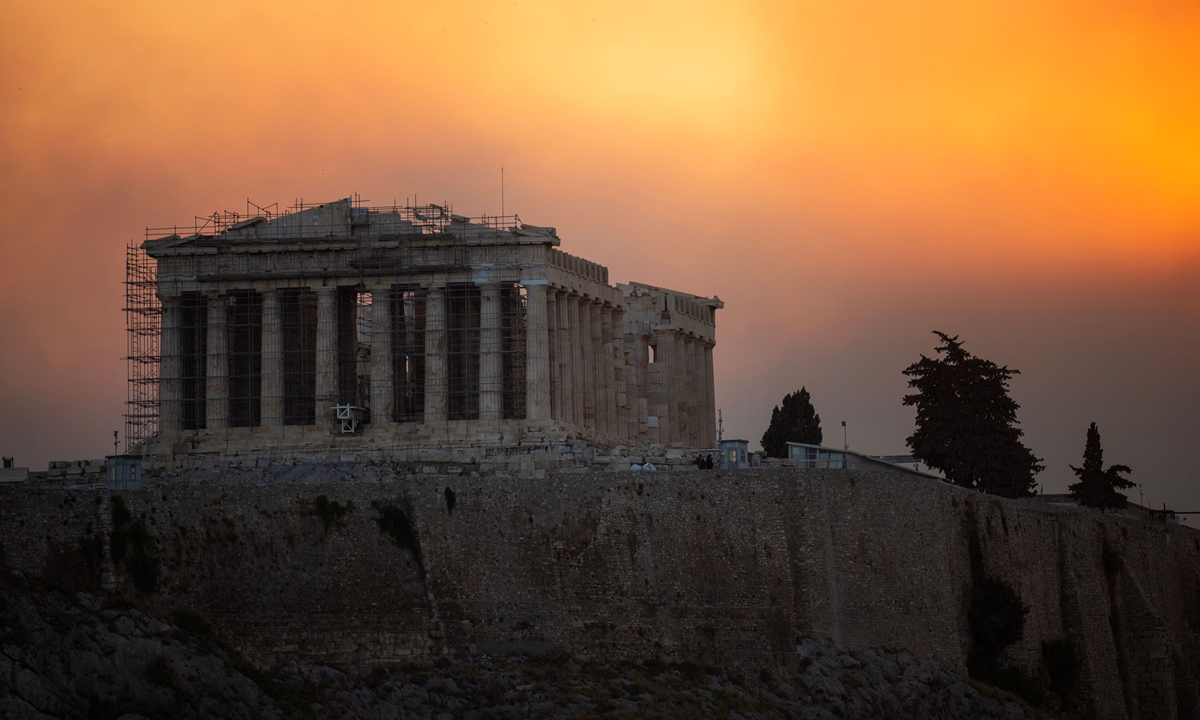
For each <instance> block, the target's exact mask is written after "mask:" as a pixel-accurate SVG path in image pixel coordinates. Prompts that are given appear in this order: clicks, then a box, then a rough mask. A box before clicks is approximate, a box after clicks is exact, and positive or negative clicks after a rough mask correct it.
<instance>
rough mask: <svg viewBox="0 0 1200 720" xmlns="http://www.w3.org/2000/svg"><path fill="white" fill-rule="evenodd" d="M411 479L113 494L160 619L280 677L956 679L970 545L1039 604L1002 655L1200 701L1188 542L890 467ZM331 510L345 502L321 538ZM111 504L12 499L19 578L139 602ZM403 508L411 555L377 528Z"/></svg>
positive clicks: (11, 535)
mask: <svg viewBox="0 0 1200 720" xmlns="http://www.w3.org/2000/svg"><path fill="white" fill-rule="evenodd" d="M394 468H395V466H394V465H393V466H388V465H386V464H379V465H374V466H370V467H366V466H363V465H360V464H345V465H340V466H339V465H337V464H333V465H329V464H315V465H312V466H309V467H307V468H305V467H302V466H284V467H282V468H281V469H278V471H277V470H276V469H274V468H264V467H256V468H254V469H248V470H238V469H234V468H227V469H225V470H222V471H216V470H192V471H185V472H184V473H183V475H182V476H180V477H177V478H174V479H165V480H162V481H151V482H147V483H146V485H145V486H144V488H143V489H141V490H137V491H128V492H121V493H118V494H117V495H118V496H119V497H120V498H121V499H122V502H123V503H124V504H125V505H126V506H127V507H128V508H129V510H130V512H131V514H132V516H133V517H134V518H141V519H142V520H143V521H144V522H145V524H146V527H147V529H148V531H149V534H150V535H151V536H152V537H153V539H154V543H153V545H154V552H155V553H156V554H157V557H158V559H159V563H160V567H161V570H162V575H161V578H160V579H159V582H158V588H157V590H156V591H155V592H154V593H153V594H152V595H150V596H149V597H148V598H145V599H146V601H147V602H148V603H149V604H150V605H151V606H152V607H153V608H156V609H157V610H159V611H167V610H170V609H173V608H186V609H190V610H193V611H195V612H198V613H200V614H202V615H204V616H205V617H207V618H209V619H211V620H212V621H213V623H214V624H215V625H216V626H217V628H218V630H219V631H220V632H221V633H222V634H223V635H224V636H225V637H226V638H229V639H230V640H231V641H233V642H235V643H236V644H237V645H238V646H239V647H240V649H241V650H242V651H243V652H244V653H245V655H246V656H247V657H248V658H250V659H251V660H252V661H253V662H255V663H256V664H259V665H260V666H264V667H266V666H285V667H286V666H287V665H289V664H290V663H291V662H292V661H293V660H296V661H302V662H309V663H353V664H386V663H396V662H403V661H405V660H407V659H411V658H414V657H428V656H440V655H443V654H455V655H461V654H470V653H476V652H487V653H498V652H504V651H508V650H516V651H523V652H540V651H545V650H548V649H556V650H558V651H561V652H566V653H569V654H572V655H575V656H579V657H582V658H592V659H605V660H609V661H616V660H622V659H631V660H644V659H648V658H654V657H659V658H661V659H663V660H667V661H671V660H692V661H698V662H703V663H710V664H714V665H718V666H721V667H730V666H741V667H745V668H747V669H753V668H754V667H756V666H757V667H764V666H766V665H769V664H773V663H785V664H787V663H794V662H796V660H797V658H796V655H795V652H796V645H797V638H798V637H801V636H809V635H813V636H825V637H831V638H834V639H837V640H840V641H841V642H843V643H845V644H846V645H847V646H849V647H850V648H858V649H863V648H870V647H881V646H882V647H889V648H896V649H901V648H902V649H906V650H908V651H910V652H912V653H914V654H915V655H917V656H918V657H933V658H939V659H941V660H943V661H945V662H947V663H949V664H950V665H951V666H952V667H958V668H960V669H961V668H962V667H963V665H964V663H965V658H966V653H967V648H968V642H969V630H968V623H967V608H968V598H969V593H968V590H969V585H970V582H971V557H970V555H971V554H970V550H969V548H970V546H971V544H972V542H977V543H978V545H979V547H980V549H981V553H982V563H983V569H984V570H985V571H986V572H987V573H988V574H991V575H995V576H998V577H1000V578H1002V579H1004V580H1006V581H1007V582H1009V583H1010V584H1011V585H1012V586H1013V587H1014V588H1015V589H1016V591H1017V592H1018V593H1019V595H1020V597H1021V599H1022V600H1023V601H1024V602H1025V603H1026V604H1028V605H1029V607H1030V613H1029V616H1028V618H1027V621H1026V626H1025V637H1024V639H1023V640H1022V641H1021V642H1020V643H1018V644H1016V645H1014V646H1013V647H1012V648H1010V649H1009V651H1008V655H1009V660H1010V661H1011V662H1013V663H1015V664H1017V665H1018V666H1020V667H1023V668H1025V669H1027V670H1029V671H1031V672H1033V671H1036V669H1037V666H1038V663H1039V661H1040V657H1041V644H1042V642H1043V641H1047V640H1055V639H1062V638H1072V639H1074V641H1075V644H1076V646H1077V647H1078V648H1079V651H1080V653H1081V660H1082V674H1083V687H1084V690H1085V692H1086V696H1087V699H1088V700H1090V701H1091V702H1092V703H1093V704H1094V706H1095V708H1096V711H1097V717H1099V718H1174V717H1196V716H1197V710H1198V709H1200V702H1198V700H1197V694H1198V690H1200V686H1198V683H1197V677H1198V676H1200V661H1198V660H1200V533H1197V532H1196V531H1195V530H1192V529H1190V528H1186V527H1181V526H1176V525H1168V524H1165V523H1148V522H1142V521H1138V520H1131V519H1128V518H1124V517H1119V516H1115V515H1101V514H1099V513H1095V512H1091V511H1087V510H1082V509H1078V508H1070V507H1055V506H1047V505H1045V504H1041V503H1038V502H1036V501H1033V500H1004V499H1001V498H997V497H993V496H987V495H983V494H980V493H976V492H973V491H968V490H964V489H961V488H957V487H953V486H950V485H947V484H945V483H941V482H938V481H934V480H929V479H926V478H920V477H914V476H911V475H902V474H900V473H896V472H891V471H880V472H871V471H861V470H860V471H853V470H808V469H770V470H766V469H764V470H734V471H713V472H705V473H700V472H690V473H689V472H677V473H675V472H673V473H646V472H590V471H580V472H572V473H550V474H548V475H547V476H546V477H544V478H541V479H521V478H515V477H511V476H510V477H500V476H494V475H493V476H487V475H478V474H476V475H460V476H451V475H445V474H437V475H435V474H429V475H424V474H417V475H406V474H401V473H397V472H396V470H395V469H394ZM306 473H307V474H306ZM305 477H309V478H324V481H323V482H320V483H309V482H303V481H302V480H303V479H304V478H305ZM189 478H190V479H189ZM334 478H336V479H337V480H340V482H339V481H333V482H331V481H330V480H331V479H334ZM447 488H449V489H450V490H451V491H452V494H453V497H454V498H455V502H454V504H453V509H451V507H450V503H449V500H448V496H449V494H448V493H447V492H446V490H447ZM321 495H324V496H326V497H327V499H328V500H329V501H330V502H337V503H339V504H341V505H346V504H349V503H352V504H353V509H352V510H350V511H348V512H346V513H345V514H344V515H343V516H342V517H341V518H340V520H336V521H332V522H331V523H330V525H329V527H328V529H326V525H325V522H324V521H323V520H322V518H321V517H320V515H319V514H318V512H317V510H316V508H317V503H316V499H317V497H318V496H321ZM112 502H113V500H112V499H111V496H110V493H109V492H108V491H106V490H99V489H97V490H91V489H75V490H69V489H48V488H38V487H36V486H33V487H31V486H22V487H5V488H0V543H2V551H3V558H4V561H5V563H6V564H7V565H8V566H9V567H11V568H14V569H19V570H21V571H23V572H25V573H29V574H33V575H41V576H45V577H53V578H57V579H59V580H60V581H62V582H66V580H65V579H66V578H69V577H70V576H71V574H72V573H76V574H77V575H79V576H80V577H87V576H92V577H96V578H97V580H96V582H103V583H105V584H107V585H108V586H109V587H113V588H115V589H117V590H119V591H121V592H123V593H125V594H127V595H130V596H135V595H137V593H136V592H135V590H134V587H133V585H132V581H131V579H130V577H128V574H127V570H126V568H125V566H114V565H113V563H112V561H111V559H110V552H109V545H108V543H109V537H110V532H111V529H112V512H111V508H112ZM389 507H390V508H399V509H401V510H402V511H403V512H404V513H405V514H406V516H407V517H408V518H409V519H410V520H411V521H412V523H413V527H414V529H415V533H416V538H417V540H418V549H416V550H409V549H404V548H402V547H400V546H398V545H397V543H396V542H394V541H393V539H392V537H390V536H388V535H387V534H384V533H382V532H381V529H380V526H379V524H378V523H377V522H376V520H377V518H380V517H382V513H383V512H384V510H383V509H386V508H389ZM89 548H90V550H89ZM89 558H90V559H89Z"/></svg>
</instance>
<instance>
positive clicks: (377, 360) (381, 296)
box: [371, 287, 396, 425]
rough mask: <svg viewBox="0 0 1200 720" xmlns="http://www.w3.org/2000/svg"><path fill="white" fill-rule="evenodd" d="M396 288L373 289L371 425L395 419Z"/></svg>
mask: <svg viewBox="0 0 1200 720" xmlns="http://www.w3.org/2000/svg"><path fill="white" fill-rule="evenodd" d="M393 382H394V381H393V378H392V290H391V288H388V287H383V288H376V289H374V290H372V291H371V424H372V425H379V424H381V423H390V422H394V417H395V408H394V407H393V406H394V404H395V397H396V396H395V393H394V392H393V391H392V383H393Z"/></svg>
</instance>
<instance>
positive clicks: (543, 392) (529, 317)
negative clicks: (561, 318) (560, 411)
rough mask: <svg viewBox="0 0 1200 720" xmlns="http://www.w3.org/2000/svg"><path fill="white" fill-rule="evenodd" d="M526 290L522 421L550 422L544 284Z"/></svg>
mask: <svg viewBox="0 0 1200 720" xmlns="http://www.w3.org/2000/svg"><path fill="white" fill-rule="evenodd" d="M522 284H523V285H524V286H525V293H526V295H525V418H526V419H528V420H538V421H544V420H548V419H549V418H550V334H549V328H548V323H547V314H548V307H547V298H546V295H547V293H546V286H547V284H548V283H547V282H546V281H545V280H527V281H525V282H524V283H522Z"/></svg>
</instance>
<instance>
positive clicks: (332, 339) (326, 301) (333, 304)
mask: <svg viewBox="0 0 1200 720" xmlns="http://www.w3.org/2000/svg"><path fill="white" fill-rule="evenodd" d="M316 293H317V377H316V385H317V427H321V428H325V429H332V428H333V423H334V418H335V417H336V414H335V412H334V409H333V406H334V405H335V404H337V288H336V287H328V286H325V287H319V288H317V289H316Z"/></svg>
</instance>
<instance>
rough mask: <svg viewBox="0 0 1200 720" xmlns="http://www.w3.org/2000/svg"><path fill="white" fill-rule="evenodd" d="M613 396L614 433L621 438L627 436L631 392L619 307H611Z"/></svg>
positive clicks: (622, 319) (622, 320) (623, 324)
mask: <svg viewBox="0 0 1200 720" xmlns="http://www.w3.org/2000/svg"><path fill="white" fill-rule="evenodd" d="M612 329H613V358H612V360H613V363H612V364H613V379H614V381H615V382H614V384H613V398H614V401H615V402H616V413H615V414H614V415H613V422H614V423H615V424H616V430H615V434H616V436H617V437H619V438H621V439H627V438H628V437H629V405H630V402H631V398H632V397H633V393H631V392H630V386H629V369H628V368H627V367H626V364H625V350H626V345H625V314H624V313H623V312H622V311H621V309H620V308H613V312H612Z"/></svg>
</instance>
